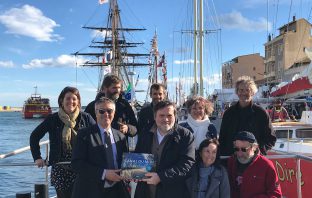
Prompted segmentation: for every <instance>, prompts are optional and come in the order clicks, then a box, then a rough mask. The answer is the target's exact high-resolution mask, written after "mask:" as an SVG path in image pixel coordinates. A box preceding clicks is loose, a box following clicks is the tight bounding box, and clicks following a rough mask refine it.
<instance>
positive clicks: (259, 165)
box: [228, 131, 282, 198]
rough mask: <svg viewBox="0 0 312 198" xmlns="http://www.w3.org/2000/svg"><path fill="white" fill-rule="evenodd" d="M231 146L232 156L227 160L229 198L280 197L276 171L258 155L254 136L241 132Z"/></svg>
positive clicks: (266, 160) (271, 164) (269, 162)
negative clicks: (232, 149) (229, 187)
mask: <svg viewBox="0 0 312 198" xmlns="http://www.w3.org/2000/svg"><path fill="white" fill-rule="evenodd" d="M233 145H234V147H233V148H234V154H233V155H232V156H231V157H230V158H229V160H228V172H229V181H230V186H231V197H232V198H247V197H282V191H281V187H280V185H279V182H278V176H277V173H276V169H275V167H274V165H273V163H272V162H271V161H270V160H268V159H267V158H266V157H264V156H262V155H260V154H259V149H258V143H257V141H256V138H255V136H254V135H253V134H252V133H250V132H247V131H241V132H239V133H237V135H236V136H235V137H234V142H233Z"/></svg>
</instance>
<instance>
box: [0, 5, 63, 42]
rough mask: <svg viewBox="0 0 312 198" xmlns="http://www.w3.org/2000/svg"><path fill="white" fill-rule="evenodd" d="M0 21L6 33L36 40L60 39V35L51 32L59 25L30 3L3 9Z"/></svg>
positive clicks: (49, 40) (50, 40)
mask: <svg viewBox="0 0 312 198" xmlns="http://www.w3.org/2000/svg"><path fill="white" fill-rule="evenodd" d="M0 23H2V24H3V25H4V26H5V27H6V28H7V30H6V33H8V34H14V35H22V36H28V37H31V38H34V39H36V40H37V41H48V42H52V41H57V40H61V39H62V37H61V36H60V35H58V34H53V32H54V28H55V27H58V26H59V25H58V24H56V22H55V21H53V20H52V19H50V18H48V17H46V16H44V15H43V13H42V12H41V10H39V9H38V8H36V7H33V6H31V5H24V6H22V7H21V8H12V9H10V10H7V11H5V12H4V13H3V14H2V15H0Z"/></svg>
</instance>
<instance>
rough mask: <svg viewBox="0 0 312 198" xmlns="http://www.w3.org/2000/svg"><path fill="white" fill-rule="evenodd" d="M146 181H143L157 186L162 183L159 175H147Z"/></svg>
mask: <svg viewBox="0 0 312 198" xmlns="http://www.w3.org/2000/svg"><path fill="white" fill-rule="evenodd" d="M145 177H148V178H146V179H142V181H144V182H146V183H147V184H152V185H157V184H159V183H160V178H159V176H158V174H157V173H146V174H145Z"/></svg>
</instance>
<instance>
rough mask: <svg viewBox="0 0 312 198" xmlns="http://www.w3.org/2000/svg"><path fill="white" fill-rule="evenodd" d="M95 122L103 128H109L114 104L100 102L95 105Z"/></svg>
mask: <svg viewBox="0 0 312 198" xmlns="http://www.w3.org/2000/svg"><path fill="white" fill-rule="evenodd" d="M95 115H96V122H97V123H98V124H99V125H100V126H101V127H103V128H104V129H106V128H109V127H110V126H111V123H112V121H113V119H114V115H115V105H114V104H113V103H110V102H101V103H99V104H96V106H95Z"/></svg>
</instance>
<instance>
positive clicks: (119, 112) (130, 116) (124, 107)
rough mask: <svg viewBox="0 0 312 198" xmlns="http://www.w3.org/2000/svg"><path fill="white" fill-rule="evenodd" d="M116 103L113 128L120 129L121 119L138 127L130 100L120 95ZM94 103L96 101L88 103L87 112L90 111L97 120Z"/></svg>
mask: <svg viewBox="0 0 312 198" xmlns="http://www.w3.org/2000/svg"><path fill="white" fill-rule="evenodd" d="M115 104H116V111H115V115H114V119H113V122H112V128H114V129H119V124H118V122H119V120H122V122H124V123H126V124H131V125H133V126H135V127H137V125H138V122H137V120H136V117H135V114H134V112H133V109H132V107H131V105H130V104H129V102H128V101H127V100H125V99H123V98H122V97H121V96H120V97H119V98H118V99H117V100H116V101H115ZM94 105H95V101H92V102H90V103H89V104H88V105H87V107H86V109H85V112H87V113H89V114H90V115H91V116H92V117H93V118H94V120H96V115H95V106H94Z"/></svg>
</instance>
